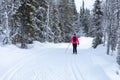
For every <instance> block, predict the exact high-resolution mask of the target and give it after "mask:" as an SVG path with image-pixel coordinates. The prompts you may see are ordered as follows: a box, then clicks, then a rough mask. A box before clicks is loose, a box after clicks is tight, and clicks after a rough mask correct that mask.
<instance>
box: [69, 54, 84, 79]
mask: <svg viewBox="0 0 120 80" xmlns="http://www.w3.org/2000/svg"><path fill="white" fill-rule="evenodd" d="M76 56H77V55H76V54H75V55H73V56H72V59H71V68H72V72H73V75H74V77H75V80H84V78H83V76H82V75H81V72H80V71H79V68H78V67H77V65H76V59H75V58H76Z"/></svg>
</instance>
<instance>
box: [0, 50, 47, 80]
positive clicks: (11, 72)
mask: <svg viewBox="0 0 120 80" xmlns="http://www.w3.org/2000/svg"><path fill="white" fill-rule="evenodd" d="M41 53H42V54H38V53H37V54H36V55H37V56H39V57H42V56H44V55H46V54H48V53H47V52H46V50H43V51H42V52H41ZM36 55H34V54H30V55H28V56H27V57H28V58H27V59H26V60H24V59H22V60H21V61H20V62H19V63H18V64H16V65H14V66H13V67H12V68H10V70H8V72H7V73H6V74H5V75H3V77H2V78H1V79H0V80H12V77H13V76H14V74H15V73H17V72H18V71H19V70H20V69H21V68H22V67H23V66H24V65H25V64H26V63H27V62H30V61H31V60H32V59H35V58H36ZM23 62H24V64H23ZM6 76H7V77H6Z"/></svg>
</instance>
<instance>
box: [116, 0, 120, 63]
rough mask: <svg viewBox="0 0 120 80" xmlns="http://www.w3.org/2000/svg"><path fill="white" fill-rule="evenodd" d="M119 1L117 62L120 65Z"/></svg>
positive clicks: (118, 9)
mask: <svg viewBox="0 0 120 80" xmlns="http://www.w3.org/2000/svg"><path fill="white" fill-rule="evenodd" d="M116 3H117V7H116V9H117V26H118V55H117V63H118V64H119V65H120V0H116Z"/></svg>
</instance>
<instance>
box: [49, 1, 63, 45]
mask: <svg viewBox="0 0 120 80" xmlns="http://www.w3.org/2000/svg"><path fill="white" fill-rule="evenodd" d="M58 12H59V11H58V6H57V4H56V3H55V0H52V1H51V2H50V12H49V17H50V21H49V27H50V28H51V31H50V34H49V35H51V36H50V37H49V41H52V42H55V43H57V42H60V41H61V30H60V26H59V24H60V21H59V13H58Z"/></svg>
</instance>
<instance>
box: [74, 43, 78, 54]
mask: <svg viewBox="0 0 120 80" xmlns="http://www.w3.org/2000/svg"><path fill="white" fill-rule="evenodd" d="M74 53H76V54H77V44H73V54H74Z"/></svg>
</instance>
